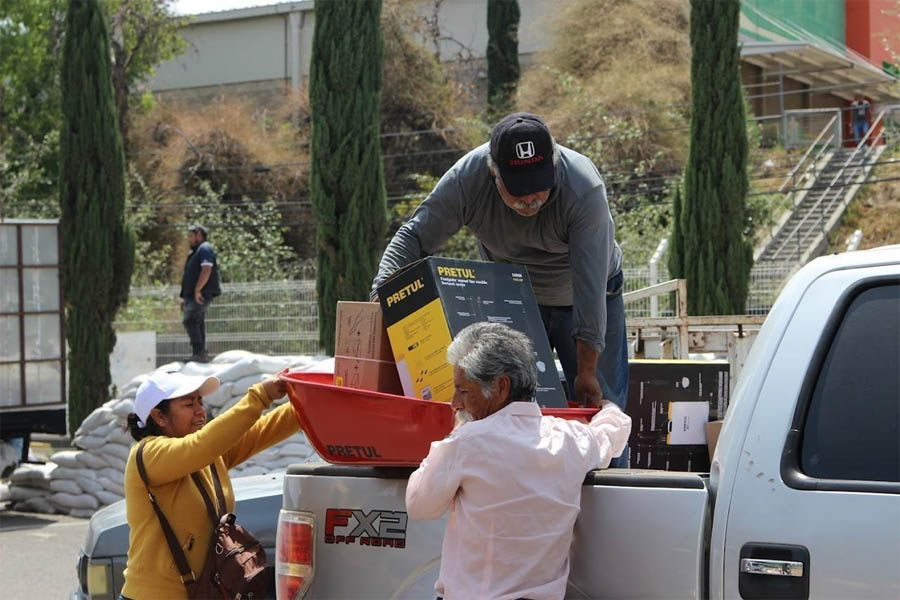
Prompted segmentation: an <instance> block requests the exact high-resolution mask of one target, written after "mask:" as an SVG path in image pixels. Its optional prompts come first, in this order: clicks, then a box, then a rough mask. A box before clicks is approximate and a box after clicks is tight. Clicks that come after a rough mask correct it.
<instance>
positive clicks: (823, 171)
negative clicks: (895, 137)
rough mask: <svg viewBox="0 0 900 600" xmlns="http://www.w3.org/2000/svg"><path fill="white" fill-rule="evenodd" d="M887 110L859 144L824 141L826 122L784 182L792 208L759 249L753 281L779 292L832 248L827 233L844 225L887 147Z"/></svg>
mask: <svg viewBox="0 0 900 600" xmlns="http://www.w3.org/2000/svg"><path fill="white" fill-rule="evenodd" d="M884 114H885V111H882V112H881V113H880V114H879V115H878V117H877V118H876V119H875V122H874V123H873V125H872V127H871V128H870V130H869V133H868V134H867V135H866V137H865V138H864V139H863V140H862V141H861V142H860V144H859V145H858V146H857V147H855V148H843V147H841V145H840V144H839V138H838V143H835V142H834V141H833V140H834V138H833V136H832V137H830V138H829V139H828V140H825V141H824V142H823V137H824V135H825V134H826V133H827V132H829V131H833V127H832V125H833V123H829V125H826V126H825V129H823V131H822V133H821V134H819V137H818V138H816V141H814V142H813V143H812V144H811V145H810V147H809V149H808V150H807V151H806V153H805V154H804V155H803V157H802V158H801V159H800V162H799V163H798V164H797V166H796V167H794V169H792V170H791V173H790V174H789V175H788V177H787V179H786V180H785V182H784V184H782V186H781V189H780V191H782V192H784V193H788V194H790V195H791V197H792V198H793V208H792V209H791V210H790V211H788V212H787V213H786V214H785V215H784V216H783V217H782V219H781V220H780V221H779V223H778V225H777V226H776V227H775V228H774V229H773V231H772V233H771V235H770V236H769V238H768V239H767V240H765V241H764V242H763V243H762V244H760V245H759V246H758V247H757V249H756V252H755V253H754V265H753V273H752V274H751V279H752V280H754V281H756V282H759V283H766V284H767V285H763V288H771V291H772V292H773V293H777V291H778V290H779V289H780V287H781V284H783V282H784V281H786V279H787V277H789V276H790V275H791V274H792V273H793V272H794V271H795V270H796V269H798V268H800V266H802V265H804V264H806V263H807V262H808V261H810V260H812V259H813V258H815V257H816V256H819V255H820V254H821V253H822V252H824V251H825V250H827V247H828V235H829V234H830V233H831V232H833V231H834V230H835V229H837V227H838V226H839V225H840V222H841V218H842V217H843V214H844V211H845V210H846V209H847V206H848V205H849V203H850V201H851V200H852V199H853V197H854V196H855V195H856V192H857V191H858V190H859V187H860V184H861V183H862V182H864V181H865V179H866V178H867V177H868V174H869V171H871V169H872V166H873V164H874V163H875V162H876V161H877V160H878V158H879V157H880V156H881V153H882V152H883V151H884V148H885V147H884V145H883V144H882V143H881V142H882V139H881V136H882V132H883V128H881V127H879V125H880V124H881V123H882V122H883V118H884ZM816 148H818V152H816V153H815V155H813V151H814V150H815V149H816ZM826 150H827V151H826ZM770 279H771V280H772V281H768V280H770Z"/></svg>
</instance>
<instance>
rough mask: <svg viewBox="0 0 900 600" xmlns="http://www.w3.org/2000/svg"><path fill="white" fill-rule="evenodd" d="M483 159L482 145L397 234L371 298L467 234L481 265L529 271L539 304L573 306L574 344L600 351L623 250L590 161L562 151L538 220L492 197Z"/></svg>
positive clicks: (491, 183) (603, 188)
mask: <svg viewBox="0 0 900 600" xmlns="http://www.w3.org/2000/svg"><path fill="white" fill-rule="evenodd" d="M488 152H489V144H484V145H482V146H479V147H478V148H475V149H474V150H472V151H471V152H469V153H468V154H466V155H465V156H463V157H462V158H461V159H459V161H458V162H457V163H456V164H455V165H454V166H453V167H452V168H451V169H450V170H449V171H447V172H446V173H445V174H444V176H443V177H442V178H441V180H440V181H439V182H438V184H437V186H435V188H434V190H432V192H431V193H430V194H429V195H428V197H427V198H426V199H425V200H424V201H423V202H422V204H420V205H419V207H418V208H417V209H416V211H415V212H414V213H413V215H412V217H411V218H410V220H409V222H407V223H406V224H405V225H403V226H402V227H401V228H400V229H399V230H398V231H397V233H396V234H395V235H394V238H393V239H392V240H391V242H390V243H389V244H388V247H387V249H385V251H384V255H383V256H382V257H381V264H380V266H379V268H378V274H377V275H376V276H375V281H374V282H373V284H372V291H373V293H374V292H375V290H376V289H377V288H378V286H379V285H380V284H381V283H382V282H383V281H385V280H386V279H387V278H388V277H390V276H391V275H392V274H393V273H394V272H396V271H397V270H398V269H400V268H401V267H404V266H405V265H407V264H409V263H411V262H413V261H415V260H418V259H420V258H423V257H425V256H429V255H431V254H433V253H434V252H437V251H438V249H439V248H440V247H441V245H443V243H444V242H445V241H446V240H447V239H448V238H449V237H450V236H451V235H453V234H454V233H456V232H457V231H458V230H459V229H461V228H462V227H466V228H467V229H468V230H469V231H471V232H472V233H473V234H474V235H475V237H476V238H477V239H478V245H479V250H480V253H481V256H482V258H483V259H484V260H490V261H494V262H504V263H512V264H517V265H522V266H524V267H525V268H526V269H528V275H529V277H530V278H531V285H532V287H533V288H534V295H535V297H536V298H537V301H538V304H543V305H546V306H572V309H573V315H574V328H573V330H572V335H573V337H575V339H578V340H582V341H584V342H586V343H587V344H588V345H589V346H591V347H592V348H594V349H595V350H597V351H598V352H602V351H603V347H604V344H605V337H606V282H607V280H608V279H609V278H611V277H613V276H614V275H616V274H618V272H619V271H620V270H621V269H622V250H621V248H620V247H619V245H618V244H617V243H616V240H615V224H614V223H613V219H612V215H611V214H610V211H609V204H608V203H607V200H606V186H605V185H604V184H603V179H602V178H601V177H600V172H599V171H598V170H597V167H596V166H595V165H594V163H593V162H592V161H591V160H590V159H589V158H588V157H586V156H584V155H582V154H579V153H577V152H575V151H574V150H570V149H568V148H565V147H563V146H560V147H559V160H558V162H557V164H556V187H555V188H553V191H551V192H550V197H549V198H548V200H547V203H546V204H545V205H544V206H543V207H542V208H541V210H540V211H539V212H538V213H537V214H536V215H534V216H532V217H523V216H521V215H519V214H517V213H516V212H515V211H514V210H512V209H511V208H509V207H508V206H506V205H505V204H504V203H503V199H502V198H501V197H500V194H499V193H498V192H497V188H496V186H495V185H494V181H493V179H492V178H491V176H490V173H489V171H488V165H487V156H488Z"/></svg>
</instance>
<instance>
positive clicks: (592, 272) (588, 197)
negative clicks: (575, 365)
mask: <svg viewBox="0 0 900 600" xmlns="http://www.w3.org/2000/svg"><path fill="white" fill-rule="evenodd" d="M581 200H582V202H581V204H580V211H579V212H578V213H576V214H574V215H573V216H572V221H571V222H570V223H569V268H570V269H571V270H572V319H573V323H572V325H573V327H572V335H573V337H574V338H575V339H576V340H579V341H582V342H584V343H585V344H587V345H588V346H590V347H591V348H593V349H594V350H596V351H597V352H598V353H600V352H603V348H604V345H605V343H606V281H607V279H609V276H610V275H611V273H610V256H612V255H613V253H614V252H615V239H614V232H613V231H612V223H611V219H610V214H609V205H608V204H607V203H606V189H605V188H604V186H603V184H602V183H601V184H600V185H598V186H597V187H596V188H594V189H593V190H591V192H589V193H588V194H585V195H584V196H583V197H582V199H581ZM579 358H580V355H579ZM580 367H581V365H580V364H579V370H580Z"/></svg>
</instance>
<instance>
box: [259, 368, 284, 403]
mask: <svg viewBox="0 0 900 600" xmlns="http://www.w3.org/2000/svg"><path fill="white" fill-rule="evenodd" d="M287 372H288V370H287V368H284V369H282V370H281V372H280V373H278V375H275V376H274V377H269V378H268V379H266V380H265V381H263V382H262V384H263V388H264V389H265V390H266V395H268V396H269V400H272V401H275V400H278V399H279V398H283V397H284V395H285V394H287V384H286V383H285V382H284V381H282V380H281V377H280V376H281V375H284V374H285V373H287Z"/></svg>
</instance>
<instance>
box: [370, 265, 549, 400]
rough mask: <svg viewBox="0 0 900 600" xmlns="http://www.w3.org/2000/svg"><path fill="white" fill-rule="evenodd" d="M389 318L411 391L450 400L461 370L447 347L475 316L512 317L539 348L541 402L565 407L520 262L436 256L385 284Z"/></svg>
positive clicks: (413, 394)
mask: <svg viewBox="0 0 900 600" xmlns="http://www.w3.org/2000/svg"><path fill="white" fill-rule="evenodd" d="M378 298H379V302H380V303H381V308H382V312H383V315H384V322H385V325H386V326H387V331H388V337H389V338H390V341H391V349H392V351H393V354H394V360H395V361H396V363H397V372H398V373H399V375H400V382H401V383H402V385H403V392H404V394H405V395H406V396H410V397H415V398H421V399H423V400H437V401H441V402H449V401H450V399H451V398H452V397H453V370H452V368H451V367H450V365H448V364H447V361H446V356H447V346H449V345H450V342H451V341H452V339H453V336H455V335H456V334H457V333H459V332H460V331H461V330H462V329H463V328H465V327H466V326H467V325H470V324H471V323H475V322H479V321H490V322H499V323H505V324H506V325H509V326H510V327H512V328H514V329H517V330H519V331H521V332H523V333H524V334H526V335H527V336H528V337H529V338H530V339H531V341H532V343H533V345H534V349H535V354H536V356H535V364H536V366H537V370H538V390H537V394H536V396H537V401H538V403H539V404H540V405H541V406H546V407H555V408H565V407H566V406H567V405H566V398H565V392H564V391H563V388H562V384H561V383H560V381H559V374H558V372H557V370H556V363H555V362H554V360H553V354H552V352H551V350H550V343H549V342H548V341H547V334H546V332H545V331H544V326H543V323H542V322H541V315H540V312H539V310H538V306H537V301H536V300H535V298H534V292H533V291H532V289H531V281H530V280H529V278H528V273H527V271H526V270H525V269H524V268H523V267H520V266H517V265H511V264H506V263H491V262H481V261H472V260H456V259H450V258H436V257H429V258H425V259H422V260H420V261H417V262H415V263H412V264H410V265H408V266H407V267H406V268H404V269H402V270H400V271H398V272H397V273H395V274H394V275H393V276H392V277H391V278H390V279H388V280H387V281H385V282H384V283H383V284H382V285H381V286H379V287H378Z"/></svg>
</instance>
